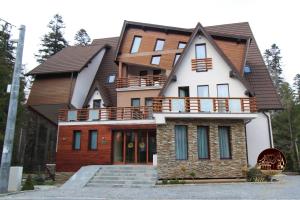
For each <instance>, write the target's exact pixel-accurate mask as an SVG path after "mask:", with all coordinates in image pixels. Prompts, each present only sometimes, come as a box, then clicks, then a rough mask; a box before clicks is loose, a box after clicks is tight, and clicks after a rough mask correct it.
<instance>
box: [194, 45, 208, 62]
mask: <svg viewBox="0 0 300 200" xmlns="http://www.w3.org/2000/svg"><path fill="white" fill-rule="evenodd" d="M197 46H204V49H205V58H207V49H206V43H199V44H195V58H196V59H204V58H197Z"/></svg>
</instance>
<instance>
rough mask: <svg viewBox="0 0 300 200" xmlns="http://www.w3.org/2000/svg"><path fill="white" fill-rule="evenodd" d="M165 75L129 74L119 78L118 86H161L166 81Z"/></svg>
mask: <svg viewBox="0 0 300 200" xmlns="http://www.w3.org/2000/svg"><path fill="white" fill-rule="evenodd" d="M166 79H167V78H166V76H165V75H147V76H129V77H123V78H118V79H117V85H116V88H117V89H120V88H145V87H152V88H153V87H155V88H161V87H162V86H163V85H164V84H165V82H166Z"/></svg>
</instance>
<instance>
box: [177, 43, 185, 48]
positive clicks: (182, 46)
mask: <svg viewBox="0 0 300 200" xmlns="http://www.w3.org/2000/svg"><path fill="white" fill-rule="evenodd" d="M185 46H186V42H179V43H178V49H184V48H185Z"/></svg>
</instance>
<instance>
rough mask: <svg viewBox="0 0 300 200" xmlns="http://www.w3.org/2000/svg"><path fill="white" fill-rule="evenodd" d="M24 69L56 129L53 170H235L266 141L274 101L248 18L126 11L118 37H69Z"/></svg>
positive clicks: (226, 173)
mask: <svg viewBox="0 0 300 200" xmlns="http://www.w3.org/2000/svg"><path fill="white" fill-rule="evenodd" d="M28 74H29V75H32V76H34V77H35V81H34V83H33V86H32V90H31V93H30V96H29V99H28V106H29V107H30V108H31V109H32V110H33V111H34V112H36V113H38V114H39V115H41V116H43V118H45V119H47V120H48V121H49V126H52V128H53V127H55V128H56V130H57V144H56V164H57V170H58V171H76V170H78V169H79V168H80V167H81V166H84V165H92V164H108V165H111V164H154V165H156V164H157V170H158V176H159V178H160V179H168V178H176V177H178V176H179V175H178V174H181V169H182V167H184V168H186V170H187V172H188V173H187V174H189V173H190V172H194V173H195V174H196V177H197V178H232V177H243V176H244V175H243V173H242V169H243V168H244V167H246V166H247V165H248V164H249V165H252V166H253V165H255V163H256V159H257V157H258V154H259V153H260V152H261V151H262V150H264V149H266V148H269V147H272V146H273V143H272V131H271V121H270V115H269V111H271V110H277V109H281V103H280V101H279V98H278V96H277V93H276V90H275V88H274V86H273V84H272V81H271V79H270V76H269V74H268V71H267V68H266V66H265V64H264V61H263V58H262V56H261V54H260V51H259V49H258V46H257V44H256V41H255V38H254V36H253V34H252V31H251V29H250V26H249V24H248V23H235V24H225V25H217V26H209V27H203V26H202V25H201V24H200V23H198V24H197V25H196V27H195V28H191V29H187V28H178V27H169V26H161V25H154V24H146V23H138V22H130V21H125V22H124V24H123V27H122V30H121V34H120V37H114V38H104V39H96V40H94V41H93V42H92V44H91V45H89V46H85V47H81V46H79V47H78V46H77V47H67V48H65V49H63V50H62V51H61V52H59V53H57V54H56V55H54V56H52V57H51V58H49V59H48V60H47V61H45V62H44V63H42V64H41V65H39V66H37V67H36V68H35V69H33V70H32V71H31V72H29V73H28ZM50 124H51V125H50ZM186 176H188V175H186Z"/></svg>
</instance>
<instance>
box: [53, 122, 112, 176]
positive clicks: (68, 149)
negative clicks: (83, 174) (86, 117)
mask: <svg viewBox="0 0 300 200" xmlns="http://www.w3.org/2000/svg"><path fill="white" fill-rule="evenodd" d="M75 130H78V131H81V141H80V150H73V131H75ZM90 130H97V131H98V142H97V150H89V149H88V138H89V131H90ZM103 138H105V142H103ZM57 144H58V148H57V153H56V165H57V171H76V170H78V169H80V167H81V166H84V165H96V164H98V165H99V164H111V162H112V160H111V151H112V147H111V146H112V136H111V129H110V127H108V126H99V125H93V126H92V125H90V126H86V125H83V126H60V127H59V137H58V143H57Z"/></svg>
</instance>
